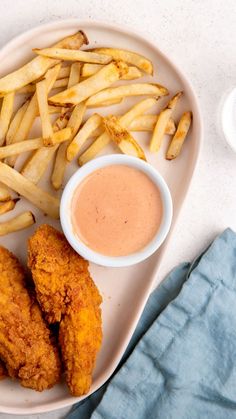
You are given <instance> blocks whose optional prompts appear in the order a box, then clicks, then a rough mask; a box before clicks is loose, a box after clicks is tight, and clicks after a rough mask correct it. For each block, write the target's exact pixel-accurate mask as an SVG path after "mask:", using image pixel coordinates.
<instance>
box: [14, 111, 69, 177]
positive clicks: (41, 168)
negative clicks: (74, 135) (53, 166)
mask: <svg viewBox="0 0 236 419" xmlns="http://www.w3.org/2000/svg"><path fill="white" fill-rule="evenodd" d="M69 117H70V115H69V112H67V113H65V114H64V115H61V116H60V117H59V118H57V120H56V121H55V122H54V124H53V131H54V132H57V131H59V130H61V129H63V128H65V127H66V125H67V123H68V120H69ZM58 147H59V144H56V145H55V146H53V147H42V148H39V149H38V150H36V151H35V152H34V154H33V155H32V156H31V157H30V159H29V160H28V161H27V162H26V164H25V165H24V167H23V169H22V170H21V174H22V175H23V176H24V177H26V178H27V179H29V180H31V182H33V183H35V184H37V183H38V182H39V181H40V179H41V178H42V176H43V174H44V173H45V170H46V169H47V167H48V165H49V163H50V161H51V160H52V158H53V156H54V155H55V153H56V150H57V149H58Z"/></svg>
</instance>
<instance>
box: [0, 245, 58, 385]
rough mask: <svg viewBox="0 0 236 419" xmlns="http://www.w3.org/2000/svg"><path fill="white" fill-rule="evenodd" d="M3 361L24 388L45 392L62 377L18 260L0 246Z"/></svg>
mask: <svg viewBox="0 0 236 419" xmlns="http://www.w3.org/2000/svg"><path fill="white" fill-rule="evenodd" d="M0 358H1V359H2V360H3V362H4V363H5V365H6V368H7V371H8V374H9V375H10V376H11V377H17V378H19V379H20V381H21V384H22V386H24V387H29V388H32V389H34V390H38V391H42V390H44V389H47V388H50V387H52V386H53V385H54V384H55V383H57V382H58V380H59V378H60V360H59V356H58V352H57V349H56V347H54V345H53V344H52V342H51V339H50V332H49V330H48V328H47V326H46V324H45V322H44V320H43V318H42V315H41V312H40V309H39V306H38V304H37V302H35V301H34V299H33V298H32V297H31V296H30V295H29V292H28V291H27V289H26V288H25V282H24V270H23V268H22V267H21V265H20V263H19V261H18V260H17V258H16V257H15V256H14V255H13V254H12V253H10V252H9V251H8V250H7V249H5V248H4V247H0Z"/></svg>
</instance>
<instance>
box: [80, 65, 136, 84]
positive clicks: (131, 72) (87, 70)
mask: <svg viewBox="0 0 236 419" xmlns="http://www.w3.org/2000/svg"><path fill="white" fill-rule="evenodd" d="M102 67H104V65H103V64H89V63H86V64H84V65H83V67H82V72H81V77H90V76H93V75H94V74H96V73H97V72H98V71H99V70H101V68H102ZM142 76H143V74H142V73H141V71H140V70H139V69H138V68H137V67H134V66H131V67H129V68H128V72H127V73H126V74H124V76H123V77H121V80H135V79H139V78H140V77H142Z"/></svg>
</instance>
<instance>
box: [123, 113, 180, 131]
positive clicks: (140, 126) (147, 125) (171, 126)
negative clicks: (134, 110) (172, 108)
mask: <svg viewBox="0 0 236 419" xmlns="http://www.w3.org/2000/svg"><path fill="white" fill-rule="evenodd" d="M158 117H159V115H140V116H137V118H135V119H134V120H133V121H131V123H130V124H129V126H128V129H129V131H153V130H154V128H155V125H156V123H157V120H158ZM175 130H176V127H175V122H174V120H173V119H172V118H170V119H169V121H168V123H167V126H166V130H165V134H168V135H173V134H174V133H175Z"/></svg>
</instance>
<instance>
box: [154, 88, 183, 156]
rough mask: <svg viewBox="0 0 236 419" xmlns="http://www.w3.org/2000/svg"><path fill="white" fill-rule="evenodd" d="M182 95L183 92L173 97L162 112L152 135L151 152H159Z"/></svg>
mask: <svg viewBox="0 0 236 419" xmlns="http://www.w3.org/2000/svg"><path fill="white" fill-rule="evenodd" d="M182 94H183V93H182V92H179V93H177V94H176V95H175V96H173V98H172V99H171V100H170V101H169V102H168V104H167V106H166V108H165V109H164V110H163V111H161V112H160V114H159V117H158V120H157V123H156V126H155V128H154V131H153V134H152V138H151V142H150V151H152V152H158V151H159V149H160V147H161V141H162V138H163V136H164V134H165V131H166V126H167V124H168V121H169V119H170V117H171V114H172V112H173V110H174V108H175V107H176V105H177V102H178V100H179V98H180V97H181V96H182Z"/></svg>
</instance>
